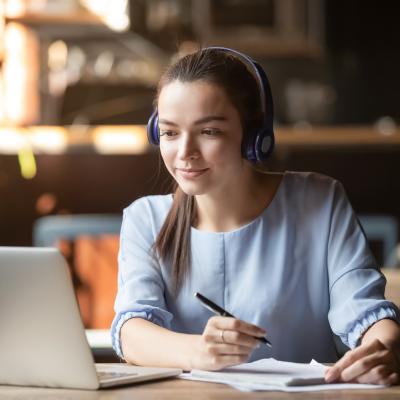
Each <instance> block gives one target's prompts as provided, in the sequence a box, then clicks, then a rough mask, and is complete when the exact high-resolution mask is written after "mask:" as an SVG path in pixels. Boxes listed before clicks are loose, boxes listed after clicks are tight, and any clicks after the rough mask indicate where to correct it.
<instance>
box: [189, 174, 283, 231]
mask: <svg viewBox="0 0 400 400" xmlns="http://www.w3.org/2000/svg"><path fill="white" fill-rule="evenodd" d="M282 176H283V174H280V173H255V174H253V179H250V180H247V181H246V183H247V185H246V184H245V183H243V182H237V184H235V185H234V186H232V187H231V190H227V189H226V188H224V190H223V191H220V192H219V193H213V194H204V195H197V196H195V202H196V209H197V210H196V214H197V217H196V220H195V223H194V226H195V227H196V228H197V229H199V230H204V231H211V232H229V231H232V230H235V229H237V228H239V227H241V226H243V225H245V224H247V223H249V222H251V221H252V220H254V219H255V218H257V217H258V216H259V215H260V214H261V213H262V212H263V211H264V210H265V208H266V207H268V205H269V204H270V203H271V201H272V199H273V198H274V196H275V193H276V192H277V190H278V187H279V185H280V182H281V180H282Z"/></svg>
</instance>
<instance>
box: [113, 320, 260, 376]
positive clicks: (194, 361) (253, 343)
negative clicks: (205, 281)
mask: <svg viewBox="0 0 400 400" xmlns="http://www.w3.org/2000/svg"><path fill="white" fill-rule="evenodd" d="M264 335H265V331H264V330H263V329H261V328H259V327H257V326H255V325H252V324H248V323H247V322H244V321H241V320H238V319H234V318H227V317H212V318H210V319H209V320H208V322H207V325H206V327H205V329H204V332H203V334H202V335H189V334H183V333H176V332H172V331H170V330H168V329H165V328H162V327H160V326H158V325H156V324H154V323H152V322H150V321H147V320H145V319H142V318H131V319H129V320H128V321H126V322H125V323H124V325H122V328H121V346H122V353H123V355H124V358H125V360H126V361H127V362H129V363H132V364H136V365H143V366H153V367H176V368H181V369H183V370H185V371H190V370H191V369H193V368H197V369H205V370H218V369H221V368H224V367H227V366H230V365H235V364H240V363H243V362H246V361H247V359H248V357H249V355H250V354H251V352H252V351H253V350H254V348H255V347H257V346H258V345H259V341H258V340H256V339H255V338H254V336H260V337H261V336H264Z"/></svg>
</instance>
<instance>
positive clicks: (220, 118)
mask: <svg viewBox="0 0 400 400" xmlns="http://www.w3.org/2000/svg"><path fill="white" fill-rule="evenodd" d="M226 120H227V119H226V117H224V116H222V115H209V116H207V117H203V118H200V119H198V120H196V121H194V123H193V125H199V124H204V123H206V122H210V121H226ZM158 122H159V123H160V124H165V125H171V126H178V124H177V123H175V122H172V121H168V120H167V119H163V118H160V119H159V120H158Z"/></svg>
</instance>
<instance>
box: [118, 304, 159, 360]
mask: <svg viewBox="0 0 400 400" xmlns="http://www.w3.org/2000/svg"><path fill="white" fill-rule="evenodd" d="M131 318H142V319H146V320H148V321H151V322H154V323H155V324H157V325H159V326H164V322H163V320H162V319H160V318H158V317H157V316H156V315H155V314H154V312H152V311H149V312H146V311H127V312H125V313H123V314H121V316H120V317H119V319H118V321H117V323H116V324H115V323H114V324H113V325H114V327H113V329H112V333H111V335H112V337H111V341H112V346H113V348H114V351H115V352H116V353H117V356H118V357H119V358H122V359H124V355H123V354H122V349H121V328H122V325H123V324H124V323H125V322H126V321H127V320H128V319H131Z"/></svg>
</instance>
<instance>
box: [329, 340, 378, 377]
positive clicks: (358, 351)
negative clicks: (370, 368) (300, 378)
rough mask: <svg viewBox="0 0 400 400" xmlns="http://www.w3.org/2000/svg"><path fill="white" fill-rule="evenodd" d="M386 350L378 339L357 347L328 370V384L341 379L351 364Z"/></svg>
mask: <svg viewBox="0 0 400 400" xmlns="http://www.w3.org/2000/svg"><path fill="white" fill-rule="evenodd" d="M384 349H386V347H385V346H384V345H383V344H382V343H381V342H380V341H379V340H378V339H376V340H374V341H372V342H370V343H368V344H364V345H361V346H359V347H356V348H355V349H354V350H350V351H348V352H347V353H346V354H345V355H344V356H343V357H342V358H341V359H340V360H339V361H338V362H337V363H336V364H335V365H333V366H332V367H331V368H329V369H328V370H327V372H326V374H325V380H326V382H327V383H331V382H335V381H336V380H338V379H339V377H340V375H341V373H342V371H344V370H345V369H346V368H347V367H349V366H350V365H351V364H354V363H355V362H356V361H357V360H359V359H361V358H363V357H366V356H367V355H369V354H371V353H374V352H376V351H378V350H384Z"/></svg>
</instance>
